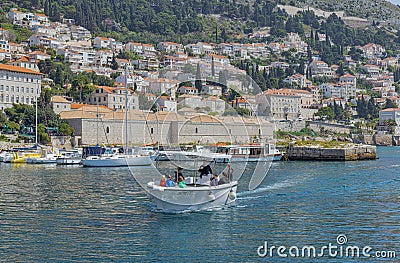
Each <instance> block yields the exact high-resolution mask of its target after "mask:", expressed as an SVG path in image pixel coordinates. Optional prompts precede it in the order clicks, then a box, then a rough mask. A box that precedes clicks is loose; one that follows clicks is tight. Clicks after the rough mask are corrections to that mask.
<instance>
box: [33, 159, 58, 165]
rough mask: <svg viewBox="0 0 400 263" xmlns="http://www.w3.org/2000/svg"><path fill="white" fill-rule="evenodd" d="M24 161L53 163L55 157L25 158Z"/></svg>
mask: <svg viewBox="0 0 400 263" xmlns="http://www.w3.org/2000/svg"><path fill="white" fill-rule="evenodd" d="M26 163H29V164H55V163H56V158H49V159H48V158H27V159H26Z"/></svg>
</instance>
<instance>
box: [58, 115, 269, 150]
mask: <svg viewBox="0 0 400 263" xmlns="http://www.w3.org/2000/svg"><path fill="white" fill-rule="evenodd" d="M101 110H102V111H101V113H100V114H99V113H98V112H97V110H96V107H92V108H85V109H80V110H75V111H69V112H62V113H61V114H60V116H61V118H62V119H65V120H67V121H68V122H69V124H70V125H71V126H72V127H73V128H74V131H75V135H76V136H77V138H78V143H79V144H81V145H90V144H97V143H99V144H101V143H104V144H120V145H122V144H124V141H125V139H124V127H125V125H124V118H125V112H124V111H111V110H107V109H101ZM128 115H129V116H128V141H129V143H130V144H132V145H141V144H148V143H155V142H160V144H161V145H177V144H188V143H200V144H215V143H217V142H231V143H234V144H238V143H249V142H253V141H255V140H257V141H258V142H266V141H270V140H272V138H273V130H274V129H273V127H274V126H273V124H271V123H270V122H267V121H265V120H262V119H258V118H241V117H218V118H216V117H212V116H209V115H202V114H196V115H191V116H183V115H180V114H177V113H176V112H158V113H147V112H142V111H138V110H134V111H130V112H129V114H128Z"/></svg>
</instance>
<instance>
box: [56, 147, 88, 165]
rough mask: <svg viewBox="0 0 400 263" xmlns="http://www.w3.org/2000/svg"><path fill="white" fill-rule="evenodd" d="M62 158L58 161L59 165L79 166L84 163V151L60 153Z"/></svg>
mask: <svg viewBox="0 0 400 263" xmlns="http://www.w3.org/2000/svg"><path fill="white" fill-rule="evenodd" d="M60 154H61V156H60V157H58V158H57V159H56V163H57V165H78V164H81V161H82V151H81V152H79V151H78V150H71V151H62V152H60Z"/></svg>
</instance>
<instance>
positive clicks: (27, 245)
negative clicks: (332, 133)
mask: <svg viewBox="0 0 400 263" xmlns="http://www.w3.org/2000/svg"><path fill="white" fill-rule="evenodd" d="M378 155H379V157H380V159H379V160H376V161H361V162H279V163H274V164H273V165H272V167H271V170H270V172H269V174H268V176H267V178H266V180H264V182H263V184H262V185H261V187H260V188H258V189H256V190H254V191H246V190H245V189H246V187H245V183H244V182H246V180H248V178H246V175H244V177H243V178H242V181H241V185H240V187H239V193H238V200H237V205H236V206H235V207H230V208H226V209H222V210H217V211H208V212H198V213H185V214H163V213H158V212H154V208H153V206H152V204H151V203H150V202H149V201H148V199H147V197H146V192H145V191H144V190H142V188H141V187H140V186H139V185H138V184H137V183H136V182H135V180H134V179H133V176H132V174H131V173H130V171H129V170H127V169H125V168H116V169H110V168H104V169H103V168H97V169H90V168H79V167H61V168H60V167H56V166H45V167H43V166H32V165H19V166H13V165H11V164H1V165H0V255H1V259H0V260H1V261H3V262H255V261H257V262H380V261H386V262H395V261H398V260H399V258H400V190H399V189H400V148H397V147H384V148H378ZM134 172H137V173H139V172H144V173H145V172H148V171H147V170H146V169H144V170H143V171H141V170H140V169H139V170H135V171H134ZM338 235H345V236H346V238H347V243H345V244H344V245H343V246H345V245H346V246H347V245H351V246H359V247H360V248H362V247H364V246H370V247H371V248H372V250H371V253H372V252H375V251H377V250H384V251H396V252H397V255H396V256H397V259H393V258H392V259H378V258H369V259H367V258H362V257H361V256H360V258H346V257H338V256H336V257H329V255H328V254H327V253H326V254H325V255H324V256H323V257H311V258H294V257H289V258H282V257H279V256H278V255H277V253H276V251H275V252H274V254H273V256H272V257H270V256H269V255H268V256H267V257H259V256H258V255H257V248H258V247H259V246H262V245H264V244H265V243H264V242H265V241H267V242H268V246H276V247H278V246H285V247H287V248H289V247H290V246H297V247H300V248H301V247H303V246H306V245H310V246H311V245H312V246H315V247H316V248H321V247H322V246H324V245H328V244H329V243H332V244H333V245H338V243H337V236H338ZM286 252H287V251H286Z"/></svg>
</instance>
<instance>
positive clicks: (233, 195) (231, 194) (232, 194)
mask: <svg viewBox="0 0 400 263" xmlns="http://www.w3.org/2000/svg"><path fill="white" fill-rule="evenodd" d="M228 197H229V199H231V200H235V199H236V193H235V192H233V191H230V192H229V194H228Z"/></svg>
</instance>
